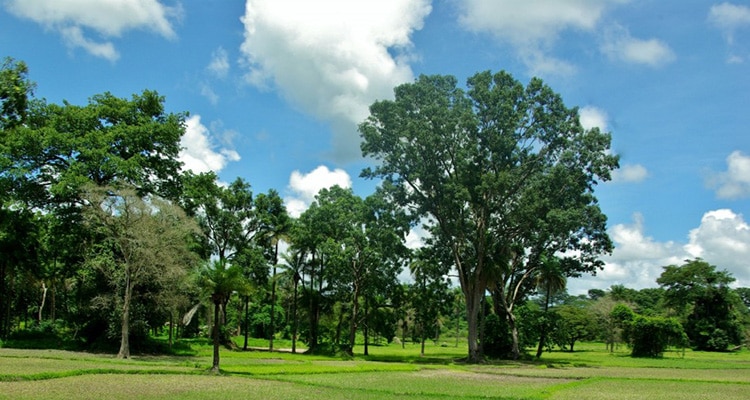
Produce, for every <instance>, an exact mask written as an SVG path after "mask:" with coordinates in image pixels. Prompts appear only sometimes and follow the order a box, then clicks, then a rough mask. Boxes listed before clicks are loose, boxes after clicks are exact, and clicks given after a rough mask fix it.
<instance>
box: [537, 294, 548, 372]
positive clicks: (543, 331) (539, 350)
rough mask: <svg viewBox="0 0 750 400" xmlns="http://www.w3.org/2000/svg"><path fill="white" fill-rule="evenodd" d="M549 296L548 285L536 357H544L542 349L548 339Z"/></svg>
mask: <svg viewBox="0 0 750 400" xmlns="http://www.w3.org/2000/svg"><path fill="white" fill-rule="evenodd" d="M549 297H550V288H549V285H548V286H547V294H546V296H545V297H544V320H543V323H542V326H541V329H540V333H539V346H537V348H536V358H541V357H542V350H543V349H544V342H545V341H546V340H547V324H548V321H547V311H549Z"/></svg>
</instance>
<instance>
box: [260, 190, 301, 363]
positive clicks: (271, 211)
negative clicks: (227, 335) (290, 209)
mask: <svg viewBox="0 0 750 400" xmlns="http://www.w3.org/2000/svg"><path fill="white" fill-rule="evenodd" d="M255 210H256V216H257V229H258V232H259V233H260V239H261V241H262V244H263V245H265V247H266V248H268V249H269V250H271V254H270V258H271V260H270V262H271V269H272V272H271V326H270V332H269V335H270V336H269V340H268V349H269V350H270V351H273V339H274V336H275V334H276V312H275V307H276V268H277V266H278V264H279V245H280V244H281V241H282V240H284V239H287V237H288V235H289V231H290V229H291V224H292V221H291V218H290V217H289V214H288V213H287V211H286V207H285V206H284V200H282V198H281V196H279V193H278V192H276V191H275V190H273V189H271V190H269V191H268V194H264V193H261V194H259V195H258V197H256V199H255Z"/></svg>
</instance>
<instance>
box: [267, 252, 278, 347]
mask: <svg viewBox="0 0 750 400" xmlns="http://www.w3.org/2000/svg"><path fill="white" fill-rule="evenodd" d="M278 261H279V241H278V240H277V241H276V249H275V253H274V256H273V275H271V332H270V333H271V337H270V338H269V339H268V350H270V351H273V337H274V333H275V332H276V323H275V319H276V264H277V263H278Z"/></svg>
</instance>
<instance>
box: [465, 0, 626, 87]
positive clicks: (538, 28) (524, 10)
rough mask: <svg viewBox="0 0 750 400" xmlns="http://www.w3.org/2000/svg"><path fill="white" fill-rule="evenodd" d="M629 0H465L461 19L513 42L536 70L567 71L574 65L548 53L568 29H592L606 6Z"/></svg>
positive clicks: (468, 26)
mask: <svg viewBox="0 0 750 400" xmlns="http://www.w3.org/2000/svg"><path fill="white" fill-rule="evenodd" d="M625 2H627V0H567V1H545V0H527V1H516V0H463V1H462V2H461V8H462V9H461V14H460V16H459V21H460V23H461V24H462V25H463V26H464V27H465V28H466V29H467V30H469V31H472V32H487V33H490V34H492V35H493V36H495V37H496V38H497V39H498V40H500V41H503V42H507V43H510V44H511V45H512V46H514V48H515V49H516V51H517V52H518V55H519V56H520V57H521V59H522V61H523V62H524V63H525V64H526V65H527V66H528V67H529V69H530V70H531V72H532V73H535V74H539V73H542V74H552V73H555V74H558V75H566V74H571V73H573V72H574V70H575V68H574V67H573V66H572V65H571V64H570V63H568V62H566V61H563V60H559V59H556V58H554V57H551V56H549V55H548V54H547V51H546V50H547V49H549V48H550V47H551V46H552V45H553V44H554V43H555V41H556V40H557V37H558V36H559V34H560V33H561V32H563V31H565V30H579V31H593V30H594V29H595V28H596V25H597V23H598V22H599V20H600V19H601V17H602V15H603V14H604V12H605V10H606V9H607V8H608V7H609V6H610V5H612V4H616V3H625Z"/></svg>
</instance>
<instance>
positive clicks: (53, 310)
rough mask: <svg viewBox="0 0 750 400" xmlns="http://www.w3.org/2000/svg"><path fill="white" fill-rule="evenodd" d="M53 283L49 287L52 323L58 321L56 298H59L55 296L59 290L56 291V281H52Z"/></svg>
mask: <svg viewBox="0 0 750 400" xmlns="http://www.w3.org/2000/svg"><path fill="white" fill-rule="evenodd" d="M51 283H52V284H51V285H50V287H49V312H50V315H49V319H50V321H54V320H56V319H57V312H56V310H57V301H56V300H57V299H56V297H57V296H56V295H55V293H57V289H55V287H56V286H57V285H55V280H54V279H53V280H52V282H51Z"/></svg>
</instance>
